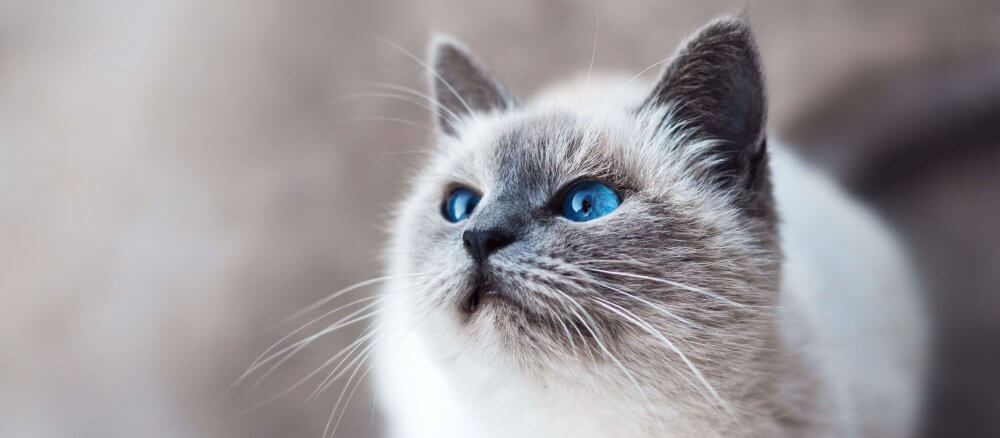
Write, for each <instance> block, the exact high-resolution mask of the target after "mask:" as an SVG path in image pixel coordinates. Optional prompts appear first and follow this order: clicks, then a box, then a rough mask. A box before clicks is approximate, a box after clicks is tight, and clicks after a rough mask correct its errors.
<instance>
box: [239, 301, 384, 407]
mask: <svg viewBox="0 0 1000 438" xmlns="http://www.w3.org/2000/svg"><path fill="white" fill-rule="evenodd" d="M379 298H380V297H378V296H372V297H365V298H361V299H359V300H356V301H352V302H350V303H348V304H345V305H343V306H340V307H338V308H336V309H333V310H331V311H329V312H326V313H324V314H322V315H320V316H319V317H317V318H315V319H313V320H312V321H309V322H307V323H305V324H303V325H302V326H300V327H299V328H297V329H295V330H293V331H292V332H291V333H289V334H287V335H285V336H284V337H282V338H281V339H279V340H278V341H277V342H275V343H273V344H271V346H270V347H267V349H266V350H264V352H263V353H261V354H260V356H258V357H257V359H255V360H254V361H253V362H252V363H250V366H249V367H248V368H247V370H246V371H245V372H243V374H242V375H241V376H240V377H239V378H237V379H236V381H235V382H233V384H232V385H230V386H229V389H228V391H234V390H236V389H237V388H239V386H240V384H241V383H242V382H243V380H245V379H246V378H247V376H249V375H250V373H252V372H253V371H254V370H256V369H257V368H259V367H258V366H257V364H258V363H260V361H261V359H263V358H264V357H265V356H267V354H268V353H270V352H271V351H272V350H274V349H275V348H277V347H278V345H281V343H282V342H285V341H286V340H288V338H291V337H292V336H295V334H296V333H298V332H300V331H302V330H305V328H306V327H309V326H311V325H313V324H315V323H316V322H319V321H320V320H322V319H324V318H326V317H327V316H330V315H332V314H334V313H337V312H339V311H341V310H343V309H346V308H348V307H351V306H353V305H356V304H359V303H362V302H365V301H370V300H374V299H379ZM362 311H364V308H362ZM352 315H353V314H352ZM349 317H351V315H348V316H347V317H345V318H349ZM341 321H343V319H342V320H341ZM334 324H336V323H334Z"/></svg>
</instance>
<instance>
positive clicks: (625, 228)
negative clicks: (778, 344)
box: [391, 18, 779, 392]
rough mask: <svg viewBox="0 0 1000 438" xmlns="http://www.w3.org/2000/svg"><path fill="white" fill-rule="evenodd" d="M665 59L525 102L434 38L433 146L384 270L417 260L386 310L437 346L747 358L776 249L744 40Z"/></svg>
mask: <svg viewBox="0 0 1000 438" xmlns="http://www.w3.org/2000/svg"><path fill="white" fill-rule="evenodd" d="M666 62H667V66H666V68H665V69H664V70H663V72H662V73H661V75H660V77H659V79H658V81H657V82H656V83H655V84H654V85H653V86H648V84H647V86H637V85H634V84H629V85H626V84H623V83H624V82H625V81H624V80H623V81H621V82H623V83H619V84H616V85H618V86H621V88H618V89H611V90H605V91H606V92H604V93H603V97H602V98H599V99H596V100H594V99H590V100H589V101H586V102H584V101H579V102H578V101H575V100H573V99H569V100H568V101H567V99H565V98H561V99H560V98H548V99H546V98H543V99H536V100H534V101H519V100H518V99H516V98H514V97H513V95H512V94H511V93H510V92H508V91H507V90H506V89H505V88H504V87H503V86H501V85H500V84H499V83H498V82H497V81H495V80H494V79H493V78H492V77H491V75H489V74H488V73H487V72H486V70H485V69H484V68H483V67H482V65H481V64H480V63H479V62H478V61H476V60H475V59H473V57H472V56H471V55H470V53H469V52H468V51H467V50H466V49H465V48H463V47H462V46H461V45H459V44H457V43H455V42H452V41H449V40H444V39H437V40H436V41H434V42H433V43H432V48H431V51H430V59H429V68H430V70H431V71H432V73H431V83H432V97H433V98H434V100H435V102H436V106H435V107H434V109H435V111H436V114H435V115H436V118H437V131H438V133H437V136H436V143H437V144H436V146H435V148H434V151H433V154H432V158H431V160H430V163H429V164H428V165H427V166H426V167H425V168H424V170H422V171H421V172H420V174H419V175H418V177H417V179H416V183H415V184H414V187H413V189H412V192H411V193H410V194H409V196H408V197H407V199H406V201H405V202H404V203H403V205H402V209H401V210H400V212H399V218H398V221H397V223H396V227H395V229H394V235H393V244H392V250H391V258H392V270H393V271H394V272H391V274H396V275H410V274H420V275H421V276H417V277H413V279H412V281H408V282H407V284H410V285H411V286H412V288H409V289H407V290H405V291H397V292H395V295H394V296H393V300H394V303H393V304H392V305H397V306H400V307H403V308H405V309H406V312H409V314H410V315H411V316H412V318H413V320H414V324H416V325H417V326H418V327H419V328H418V329H417V330H420V331H421V332H422V333H424V335H425V337H426V338H427V339H430V342H432V343H433V344H435V345H437V347H438V348H440V350H439V351H442V352H446V353H443V354H447V355H459V356H464V357H466V358H471V359H472V360H478V361H481V362H482V363H483V366H487V367H492V366H501V367H508V368H510V369H529V370H532V371H534V372H546V371H553V372H559V371H560V370H564V369H589V370H593V371H595V372H598V371H599V372H601V373H609V374H615V373H617V374H618V375H619V378H625V377H628V378H629V379H633V378H634V379H642V378H656V379H660V380H662V379H670V378H675V379H677V380H678V382H684V381H687V382H694V383H695V384H696V385H701V384H702V383H700V382H701V381H702V380H704V381H706V382H708V383H716V380H715V379H719V378H720V376H723V375H725V374H726V373H729V372H730V371H732V370H734V369H740V367H741V366H744V365H746V364H747V363H748V362H750V361H753V360H755V358H756V356H757V355H759V354H760V353H759V352H760V349H761V348H763V347H765V346H766V345H765V344H766V343H767V340H768V339H770V338H771V325H770V322H769V321H770V319H769V315H770V310H769V309H770V308H771V306H772V305H773V304H774V302H775V297H776V290H777V279H778V267H779V255H778V250H777V247H776V235H775V220H776V219H775V214H774V211H773V205H772V197H771V193H770V192H771V187H770V183H769V177H768V160H767V153H766V142H765V135H764V124H765V98H764V90H763V83H762V77H761V72H760V67H759V61H758V55H757V51H756V47H755V44H754V42H753V39H752V35H751V33H750V30H749V28H748V26H747V24H746V23H745V22H743V21H742V20H741V19H736V18H726V19H720V20H717V21H715V22H713V23H711V24H709V25H708V26H706V27H705V28H703V29H702V30H701V31H699V32H698V33H697V34H696V35H694V36H693V37H692V38H691V39H690V40H688V41H687V42H686V43H684V44H683V45H682V46H681V48H680V49H679V50H678V51H677V53H676V55H675V56H674V57H672V58H671V59H670V60H669V61H666ZM626 79H627V78H626ZM588 82H589V81H588ZM598 82H600V81H596V80H595V81H594V82H593V83H590V84H583V83H582V84H581V87H583V86H588V85H589V86H594V87H596V86H603V87H605V88H606V87H607V86H606V84H598ZM630 87H631V88H630ZM637 87H638V88H637ZM616 88H617V87H616ZM636 90H641V95H640V94H637V92H636ZM597 94H601V93H597ZM595 367H596V368H595ZM695 370H698V371H695ZM702 389H704V388H702ZM708 392H714V390H708Z"/></svg>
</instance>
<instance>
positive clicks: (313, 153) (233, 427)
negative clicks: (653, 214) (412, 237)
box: [0, 0, 1000, 437]
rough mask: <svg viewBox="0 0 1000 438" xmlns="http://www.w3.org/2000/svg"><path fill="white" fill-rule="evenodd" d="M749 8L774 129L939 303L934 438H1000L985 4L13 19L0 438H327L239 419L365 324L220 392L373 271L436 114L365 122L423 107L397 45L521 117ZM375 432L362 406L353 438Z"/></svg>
mask: <svg viewBox="0 0 1000 438" xmlns="http://www.w3.org/2000/svg"><path fill="white" fill-rule="evenodd" d="M741 8H746V9H747V11H748V14H749V17H750V20H751V22H752V24H753V26H754V28H755V29H756V32H757V35H758V38H759V43H760V46H761V50H762V52H763V59H764V67H765V70H766V73H767V82H768V86H769V94H770V108H771V112H770V117H771V119H770V120H771V129H772V131H773V132H774V133H775V134H776V135H778V136H782V137H785V138H790V139H793V140H795V141H796V142H797V143H798V144H799V145H800V146H801V149H802V152H803V153H804V154H806V155H807V156H808V157H809V158H810V159H811V160H813V161H814V162H816V163H817V164H818V165H819V166H820V167H821V168H823V169H825V170H826V171H828V172H830V173H832V174H833V175H834V176H836V177H837V178H839V179H841V180H842V181H843V182H844V183H845V184H846V185H847V186H848V187H849V189H850V190H851V191H853V192H854V193H855V194H857V195H858V196H860V197H862V198H863V199H865V200H867V201H868V202H869V203H870V204H871V205H873V206H874V207H875V208H876V209H877V210H879V211H880V212H881V214H882V215H883V216H884V217H886V218H887V220H889V221H890V222H892V223H893V224H894V225H895V226H896V227H897V228H898V229H899V231H900V233H901V234H902V235H903V236H904V238H905V239H906V242H907V245H908V247H909V248H911V250H912V253H913V257H914V259H915V260H916V261H917V263H918V265H919V270H920V272H921V273H922V275H924V277H925V284H927V285H928V291H927V292H928V297H929V298H928V299H929V302H930V308H931V314H932V316H933V318H934V321H935V326H936V331H935V333H936V346H937V348H936V354H935V361H934V373H933V376H932V381H931V384H930V386H929V389H928V394H927V396H928V409H927V412H926V414H925V415H924V419H925V425H924V431H925V432H924V434H925V435H926V436H1000V377H998V376H996V373H997V370H1000V286H998V284H1000V233H997V232H996V228H997V226H998V225H1000V201H998V199H1000V148H998V146H1000V44H998V42H1000V5H998V4H997V2H996V1H995V0H987V1H978V0H961V1H958V0H954V1H948V2H942V1H936V2H935V1H901V0H896V1H883V2H871V1H862V0H858V1H844V2H802V1H797V0H776V1H768V2H758V1H752V0H751V1H747V0H744V1H738V2H725V1H663V0H659V1H653V0H650V1H628V2H620V1H614V2H612V1H608V2H599V1H569V0H556V1H544V2H543V1H538V2H522V1H513V0H508V1H503V2H482V3H480V4H473V3H461V4H459V3H458V2H448V1H442V0H416V1H399V2H388V1H367V2H363V1H356V2H347V1H345V0H303V1H287V0H239V1H235V0H219V1H212V2H202V1H194V0H133V1H120V0H119V1H108V0H88V1H79V2H53V1H35V2H28V1H8V0H4V1H2V2H0V237H2V240H0V243H2V244H0V436H3V437H70V436H72V437H118V436H146V437H203V436H208V437H217V436H221V437H225V436H241V437H242V436H252V437H277V436H281V437H318V436H320V435H321V433H322V431H323V426H324V424H325V423H326V421H327V417H328V415H329V413H330V411H331V410H332V408H333V403H334V401H335V400H336V396H337V395H338V394H339V393H340V390H341V388H340V386H338V385H335V386H334V387H332V388H331V389H330V391H327V392H326V393H324V395H323V396H322V397H320V398H319V399H318V400H316V401H315V402H310V403H304V402H305V401H306V399H307V397H308V395H309V393H310V392H311V390H312V389H313V388H315V386H316V384H317V383H318V380H315V381H311V382H309V383H308V384H305V385H302V387H300V388H299V389H297V390H295V391H292V392H291V393H289V394H287V396H285V397H283V398H279V399H277V400H275V401H273V402H271V403H269V404H268V405H266V406H264V407H261V408H259V409H255V410H252V411H250V412H249V414H247V415H244V416H241V417H238V418H237V419H235V420H232V421H227V422H221V421H220V419H221V418H226V417H228V416H230V415H231V414H233V413H234V412H239V411H240V410H241V409H245V408H247V407H252V406H253V405H254V404H255V403H258V402H261V401H264V400H266V399H267V398H269V397H271V396H274V395H277V394H280V393H281V392H282V391H283V390H284V389H285V388H288V387H290V386H292V385H293V384H294V383H295V382H296V381H298V380H299V379H301V378H302V377H304V376H306V375H308V373H309V372H311V371H312V370H314V369H316V367H318V366H319V365H320V364H321V363H322V362H323V361H324V360H325V359H326V358H328V357H329V356H330V355H332V354H333V353H334V352H336V351H339V350H340V349H341V348H343V347H344V346H345V345H347V344H348V343H349V342H350V341H352V340H353V339H356V337H357V336H358V333H359V332H360V330H361V329H363V328H364V326H363V324H358V325H357V326H351V327H347V328H345V329H344V330H341V331H338V332H336V333H334V334H331V335H330V336H328V337H325V338H323V339H322V340H320V341H317V342H316V343H314V344H313V345H311V346H310V347H309V348H305V349H303V350H302V351H301V352H300V353H299V354H297V355H296V356H294V357H292V358H291V359H290V360H288V361H287V362H286V363H285V364H284V365H283V366H282V368H280V369H279V370H278V371H277V372H275V373H273V374H272V375H270V376H269V377H268V378H267V379H266V380H264V381H263V383H261V384H260V385H254V381H253V379H250V380H248V383H247V384H246V385H244V386H243V387H242V389H241V390H239V391H236V392H234V393H231V394H229V395H226V388H227V387H228V386H229V385H230V384H231V383H232V382H233V381H234V380H235V379H236V378H237V377H239V376H240V374H241V373H242V372H243V371H244V370H245V369H246V367H247V366H248V365H250V364H251V363H252V362H253V361H254V359H255V358H257V356H258V355H259V354H260V353H262V352H263V351H264V350H265V349H266V348H267V347H268V346H269V345H271V343H273V342H274V341H276V340H278V339H280V338H281V337H282V336H283V335H285V334H287V333H289V332H290V331H292V330H293V329H294V328H295V327H296V325H295V324H294V323H282V320H283V319H284V318H285V317H287V316H289V315H291V314H293V313H295V312H296V311H297V310H300V309H303V308H304V307H306V306H307V305H309V304H310V303H312V302H314V301H316V300H317V299H320V298H322V297H324V296H326V295H328V294H330V293H331V292H333V291H335V290H337V289H340V288H342V287H345V286H348V285H350V284H352V283H355V282H358V281H362V280H365V279H368V278H371V277H374V276H377V275H379V271H380V248H381V246H382V242H383V241H384V239H385V232H384V225H385V223H386V219H387V218H388V216H389V214H391V212H392V208H393V202H394V201H395V200H397V199H399V198H400V197H401V196H402V194H403V192H404V190H405V187H406V180H407V177H408V175H410V174H411V173H412V172H413V171H414V169H415V168H416V167H417V166H419V164H420V162H421V155H420V151H422V150H424V148H426V147H427V144H428V136H429V131H428V129H429V128H430V127H432V123H431V119H430V117H429V115H428V112H427V111H426V110H424V109H423V108H421V107H420V106H418V105H414V104H411V103H408V102H405V101H401V100H399V99H392V98H383V97H378V96H374V95H370V94H369V95H364V96H359V94H365V93H370V92H376V93H385V92H386V90H385V89H379V88H378V87H377V85H376V84H377V83H379V82H387V83H392V84H398V85H401V86H406V87H412V88H415V89H418V90H423V89H424V76H423V72H422V69H421V67H420V66H419V65H418V64H417V63H415V62H414V61H413V60H412V59H410V58H408V57H407V56H406V55H405V54H403V53H402V52H401V51H399V50H396V49H394V48H393V47H392V46H391V45H389V44H386V43H385V42H382V41H380V39H386V40H389V41H392V42H395V43H397V44H399V45H401V46H402V47H404V48H405V49H407V50H409V51H411V52H413V53H415V54H417V56H420V57H422V55H423V53H424V50H425V42H426V40H427V36H428V35H429V33H430V32H431V31H432V30H441V31H445V32H448V33H451V34H452V35H454V36H456V37H458V38H459V39H462V40H464V41H465V42H466V43H467V44H468V45H469V46H470V47H472V48H473V49H474V50H475V51H476V52H477V53H478V54H479V55H480V57H481V58H482V59H483V60H484V61H485V62H486V64H487V65H489V66H490V67H491V68H492V70H493V72H494V73H495V74H496V76H498V77H499V78H500V79H501V80H502V81H504V82H505V83H506V84H508V85H509V86H510V88H512V89H513V90H514V91H515V92H516V93H518V94H520V95H522V96H526V95H529V94H530V93H531V92H532V91H534V90H537V89H539V88H540V87H542V86H543V85H544V84H546V83H549V82H551V81H554V80H558V79H559V78H564V77H567V76H569V75H572V74H577V73H581V72H584V71H586V69H587V67H588V65H589V64H590V59H591V53H592V50H593V49H594V38H595V34H596V35H597V37H598V38H597V43H596V61H595V62H594V65H595V71H608V70H611V71H623V72H632V73H637V72H639V71H641V70H642V69H643V68H645V67H646V66H648V65H650V64H652V63H654V62H657V61H658V60H660V59H662V58H664V57H665V56H668V55H669V54H670V53H672V51H673V50H674V48H675V46H676V45H677V44H678V42H679V41H680V40H681V39H682V38H684V37H685V36H687V35H688V34H689V33H690V32H692V31H693V30H695V29H697V28H698V27H699V26H701V25H702V24H703V23H705V22H706V21H707V20H709V19H710V18H712V17H714V16H716V15H719V14H721V13H725V12H734V11H739V10H740V9H741ZM598 17H599V22H600V25H599V28H598V26H597V25H596V21H597V18H598ZM655 73H656V69H653V70H652V72H651V73H650V75H649V76H648V78H649V79H652V77H653V76H655ZM397 119H401V120H406V121H409V122H413V123H415V125H413V124H409V123H408V122H400V121H399V120H397ZM371 293H372V290H371V288H364V289H360V290H357V291H353V292H351V293H350V294H348V295H346V296H345V299H344V300H341V301H338V303H346V302H348V301H350V300H352V299H356V298H360V297H363V296H365V295H367V294H371ZM338 303H334V304H338ZM298 321H299V322H304V320H303V319H299V320H298ZM317 329H318V328H315V329H313V330H311V331H306V332H304V333H301V334H311V333H314V332H315V330H317ZM378 432H379V427H378V418H377V415H373V414H372V397H371V396H370V395H369V394H368V392H367V388H366V387H365V386H362V388H361V389H360V390H359V392H358V394H356V395H355V396H354V397H353V399H352V401H351V404H350V405H349V406H348V408H347V410H346V415H345V417H344V422H343V424H342V425H341V427H340V430H339V431H338V436H344V437H367V436H377V435H378Z"/></svg>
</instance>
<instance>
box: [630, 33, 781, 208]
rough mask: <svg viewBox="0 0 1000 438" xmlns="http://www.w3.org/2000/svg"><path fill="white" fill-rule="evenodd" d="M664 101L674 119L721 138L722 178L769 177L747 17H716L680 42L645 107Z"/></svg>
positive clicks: (752, 180) (751, 180)
mask: <svg viewBox="0 0 1000 438" xmlns="http://www.w3.org/2000/svg"><path fill="white" fill-rule="evenodd" d="M664 105H666V106H668V107H669V108H670V109H671V110H672V116H673V122H674V123H684V124H685V125H686V126H687V127H689V128H692V129H694V130H695V132H696V134H697V135H698V136H699V137H700V138H708V139H715V140H721V142H720V144H719V146H718V149H717V151H716V152H717V153H718V158H720V160H719V165H718V168H717V169H715V172H714V173H715V175H714V176H715V178H716V180H718V181H719V182H720V183H722V184H728V185H732V184H741V185H743V186H753V185H754V184H756V183H758V181H756V180H757V179H758V178H762V177H765V175H761V169H759V167H761V166H764V165H766V160H765V157H764V155H765V150H764V149H765V141H764V140H765V139H764V123H765V118H766V114H765V113H766V106H767V105H766V102H765V97H764V83H763V77H762V74H761V71H760V61H759V58H758V55H757V46H756V44H755V43H754V39H753V34H752V33H751V31H750V26H749V25H748V24H747V23H746V21H744V19H743V18H737V17H724V18H720V19H717V20H715V21H713V22H712V23H709V24H708V25H706V26H705V27H703V28H702V29H701V30H699V31H698V32H697V33H696V34H695V35H694V36H692V37H691V38H690V39H689V40H688V41H687V42H685V43H684V44H682V46H681V48H680V49H679V50H678V52H677V56H676V57H675V59H674V60H673V62H672V63H671V64H670V65H668V66H667V67H666V69H665V70H664V72H663V74H662V76H661V77H660V79H659V82H658V83H657V85H656V87H655V88H654V90H653V92H652V94H651V95H650V96H649V97H648V98H647V100H646V101H645V103H644V104H643V108H646V109H648V108H655V107H660V106H664ZM744 188H746V187H744ZM751 188H752V187H751Z"/></svg>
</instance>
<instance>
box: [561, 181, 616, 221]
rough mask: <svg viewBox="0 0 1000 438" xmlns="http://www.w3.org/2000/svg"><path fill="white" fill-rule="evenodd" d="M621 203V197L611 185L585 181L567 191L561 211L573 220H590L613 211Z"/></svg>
mask: <svg viewBox="0 0 1000 438" xmlns="http://www.w3.org/2000/svg"><path fill="white" fill-rule="evenodd" d="M620 203H621V197H619V196H618V193H616V192H615V191H614V190H613V189H612V188H611V187H608V186H607V185H605V184H602V183H599V182H596V181H584V182H581V183H579V184H576V185H574V186H573V187H571V188H570V189H569V190H567V191H566V197H565V198H563V201H562V211H561V213H562V215H563V216H564V217H565V218H566V219H569V220H572V221H576V222H583V221H589V220H592V219H597V218H599V217H601V216H604V215H606V214H608V213H611V212H612V211H614V210H615V209H616V208H618V205H619V204H620Z"/></svg>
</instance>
